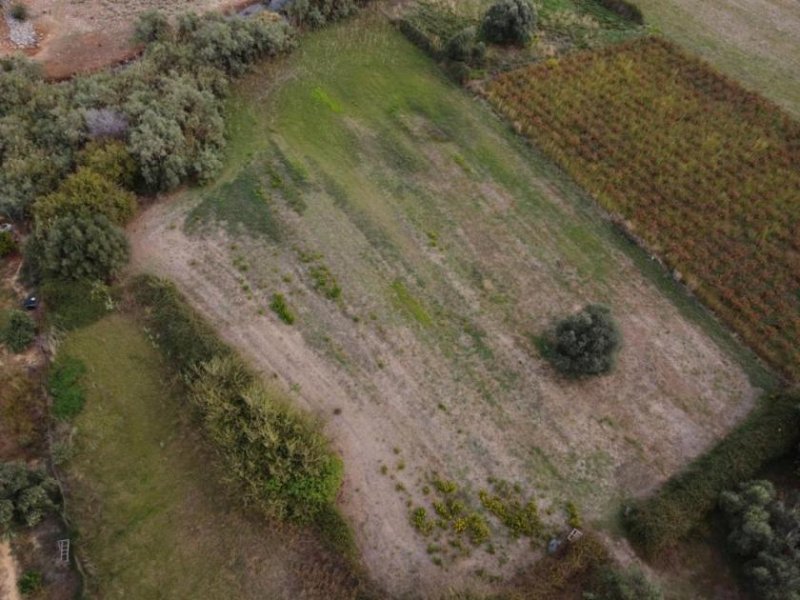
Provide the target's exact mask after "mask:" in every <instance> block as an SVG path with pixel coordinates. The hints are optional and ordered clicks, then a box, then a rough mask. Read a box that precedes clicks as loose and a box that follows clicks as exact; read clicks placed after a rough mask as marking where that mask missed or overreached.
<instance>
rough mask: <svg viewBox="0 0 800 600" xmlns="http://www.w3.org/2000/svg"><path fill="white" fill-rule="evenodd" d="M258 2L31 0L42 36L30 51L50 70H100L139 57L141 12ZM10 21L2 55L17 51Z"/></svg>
mask: <svg viewBox="0 0 800 600" xmlns="http://www.w3.org/2000/svg"><path fill="white" fill-rule="evenodd" d="M252 3H253V0H25V4H26V6H27V7H28V12H29V15H30V18H31V19H32V20H33V23H34V25H35V27H36V30H37V32H38V33H39V36H40V43H39V47H38V48H36V49H34V50H29V51H26V54H28V55H29V56H32V57H33V58H35V59H36V60H37V61H39V62H41V63H42V65H43V67H44V71H45V74H46V75H47V76H48V77H50V78H53V79H64V78H67V77H70V76H71V75H74V74H75V73H86V72H92V71H97V70H99V69H102V68H104V67H106V66H108V65H112V64H116V63H119V62H122V61H124V60H127V59H129V58H131V57H132V56H134V55H135V54H136V52H137V48H136V47H135V45H134V44H133V42H132V40H131V36H132V34H133V26H134V23H135V22H136V18H137V16H138V15H139V14H141V13H143V12H146V11H148V10H153V9H157V10H160V11H162V12H164V13H165V14H169V15H176V14H180V13H183V12H188V11H193V12H198V13H202V12H207V11H211V10H223V11H224V10H230V9H232V8H234V7H238V6H246V5H248V4H252ZM6 38H7V34H6V31H5V23H4V22H3V21H1V20H0V56H3V55H6V54H12V53H13V52H15V50H14V48H12V47H11V46H10V44H8V40H7V39H6Z"/></svg>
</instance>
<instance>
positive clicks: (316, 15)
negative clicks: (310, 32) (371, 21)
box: [286, 0, 367, 27]
mask: <svg viewBox="0 0 800 600" xmlns="http://www.w3.org/2000/svg"><path fill="white" fill-rule="evenodd" d="M366 2H367V0H291V1H290V2H289V3H288V5H287V7H286V14H287V15H288V17H289V18H290V19H291V20H292V21H294V22H295V23H297V24H306V25H309V26H311V27H322V26H323V25H325V23H327V22H329V21H336V20H338V19H343V18H344V17H347V16H350V15H352V14H353V13H354V12H355V11H356V10H358V7H359V6H361V5H363V4H366Z"/></svg>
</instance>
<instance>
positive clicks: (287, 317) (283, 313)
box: [269, 294, 295, 325]
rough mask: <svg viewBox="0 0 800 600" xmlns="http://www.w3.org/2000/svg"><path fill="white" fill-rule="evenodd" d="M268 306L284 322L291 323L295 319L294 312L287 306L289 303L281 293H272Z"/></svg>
mask: <svg viewBox="0 0 800 600" xmlns="http://www.w3.org/2000/svg"><path fill="white" fill-rule="evenodd" d="M269 308H270V310H272V312H274V313H275V314H276V315H278V318H279V319H280V320H281V321H283V322H284V323H286V324H287V325H292V324H293V323H294V321H295V316H294V312H293V311H292V309H291V308H290V307H289V303H288V302H287V300H286V297H285V296H284V295H283V294H272V300H271V301H270V303H269Z"/></svg>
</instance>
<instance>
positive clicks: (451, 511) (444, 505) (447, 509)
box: [433, 499, 464, 521]
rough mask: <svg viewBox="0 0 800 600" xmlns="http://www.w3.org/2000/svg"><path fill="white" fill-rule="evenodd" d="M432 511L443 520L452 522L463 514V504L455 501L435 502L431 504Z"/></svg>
mask: <svg viewBox="0 0 800 600" xmlns="http://www.w3.org/2000/svg"><path fill="white" fill-rule="evenodd" d="M433 510H435V511H436V514H437V515H439V516H440V517H442V518H443V519H445V520H447V521H452V520H454V519H456V518H458V517H459V516H460V515H461V514H462V513H463V512H464V503H463V502H461V501H460V500H455V499H447V500H443V501H436V502H434V503H433Z"/></svg>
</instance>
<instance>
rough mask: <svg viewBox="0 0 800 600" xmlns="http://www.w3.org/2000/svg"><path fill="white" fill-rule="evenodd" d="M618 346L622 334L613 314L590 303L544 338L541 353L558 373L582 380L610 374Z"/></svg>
mask: <svg viewBox="0 0 800 600" xmlns="http://www.w3.org/2000/svg"><path fill="white" fill-rule="evenodd" d="M619 345H620V333H619V329H618V328H617V324H616V322H615V321H614V319H613V318H612V316H611V311H610V310H609V309H608V308H607V307H605V306H601V305H598V304H589V305H588V306H586V307H585V308H584V309H583V310H581V311H580V312H579V313H577V314H575V315H571V316H569V317H567V318H565V319H563V320H561V321H559V322H558V323H557V324H556V326H555V329H554V331H553V332H552V333H550V334H548V335H547V336H545V338H544V343H543V344H542V350H543V353H544V355H545V357H546V358H547V359H549V360H550V362H551V363H553V366H554V367H555V368H556V369H557V370H558V371H559V372H561V373H562V374H564V375H567V376H569V377H581V376H585V375H600V374H603V373H608V372H609V371H611V369H612V368H613V366H614V358H615V356H616V353H617V350H618V348H619Z"/></svg>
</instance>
